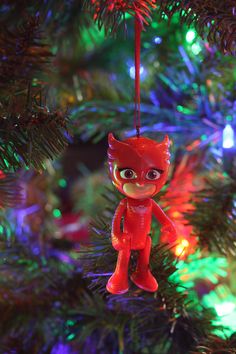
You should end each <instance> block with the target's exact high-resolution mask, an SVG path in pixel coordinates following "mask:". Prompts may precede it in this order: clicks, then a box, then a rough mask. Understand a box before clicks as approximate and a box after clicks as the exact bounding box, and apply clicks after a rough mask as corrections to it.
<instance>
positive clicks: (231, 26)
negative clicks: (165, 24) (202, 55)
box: [158, 0, 236, 53]
mask: <svg viewBox="0 0 236 354" xmlns="http://www.w3.org/2000/svg"><path fill="white" fill-rule="evenodd" d="M158 11H159V12H160V15H161V16H163V14H164V15H166V16H168V18H169V19H171V17H173V15H174V14H176V13H179V15H180V19H181V21H182V23H187V25H189V26H190V25H194V26H195V27H196V29H197V30H198V32H199V34H200V35H201V36H202V37H203V38H204V37H207V40H208V41H209V42H210V43H214V44H216V45H217V46H218V47H219V48H220V50H221V51H222V52H229V53H235V49H236V48H235V41H236V34H235V33H236V32H235V28H236V19H235V1H234V0H225V1H218V0H204V1H202V0H187V1H176V0H162V1H160V4H158ZM206 33H208V34H207V36H206Z"/></svg>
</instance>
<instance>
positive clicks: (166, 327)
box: [80, 191, 213, 354]
mask: <svg viewBox="0 0 236 354" xmlns="http://www.w3.org/2000/svg"><path fill="white" fill-rule="evenodd" d="M119 198H120V196H119V194H118V193H117V192H115V193H112V192H111V191H110V192H109V191H107V193H106V201H107V203H108V208H107V209H106V211H105V212H104V214H103V217H102V218H99V219H98V220H97V221H96V222H94V223H93V225H92V244H91V245H90V246H88V247H86V248H83V249H82V250H81V252H80V261H81V264H82V266H83V271H84V274H85V277H86V278H87V279H88V280H90V284H89V288H90V289H91V290H92V291H93V293H98V294H103V295H105V293H106V290H105V286H106V282H107V280H108V276H109V275H110V274H111V272H112V271H113V270H114V268H115V263H116V258H117V252H116V251H114V250H113V248H112V246H111V241H110V233H111V230H110V219H111V217H112V215H113V213H114V210H113V209H114V208H115V205H117V204H118V201H119ZM136 255H137V254H134V255H133V256H132V258H131V266H130V268H131V270H130V271H131V272H132V270H134V266H135V258H136ZM151 268H152V272H153V274H154V276H156V278H157V280H158V283H159V289H158V291H157V293H156V294H155V296H153V295H150V294H148V293H145V292H143V291H142V290H137V288H136V287H134V286H132V287H131V288H130V290H129V293H127V294H125V295H119V296H108V298H107V299H108V300H107V301H108V308H110V309H112V308H113V306H114V308H115V306H116V307H117V306H119V307H118V308H117V312H118V313H119V314H122V313H123V312H124V315H125V313H126V314H128V318H131V323H130V322H127V324H126V335H125V336H124V337H123V341H125V348H128V349H127V350H131V352H132V350H134V347H135V348H139V351H140V352H141V353H142V350H141V348H140V342H139V340H136V342H134V340H133V339H132V337H131V335H132V332H130V331H131V328H132V329H133V331H134V333H136V334H137V338H139V339H140V338H142V346H143V348H146V347H150V346H151V347H152V348H153V347H155V346H157V345H158V346H162V347H163V348H164V347H165V348H168V349H165V350H164V349H163V351H162V352H163V353H181V354H182V353H185V352H186V353H187V352H188V350H189V349H190V347H191V346H192V344H193V343H194V342H195V343H197V338H198V339H200V338H203V337H204V336H205V335H206V333H209V331H210V330H211V319H212V318H213V317H212V314H211V313H210V312H207V311H205V310H204V315H203V312H199V311H195V310H194V304H191V301H190V302H189V300H188V296H187V294H186V293H185V291H184V287H183V289H182V292H179V290H177V288H178V287H179V286H180V287H181V284H176V283H174V282H172V281H171V280H170V279H169V278H170V277H171V276H172V275H173V274H174V273H175V272H176V270H177V262H176V260H175V258H174V256H173V254H172V253H171V252H170V250H169V249H168V247H167V246H166V245H156V246H155V247H154V248H153V250H152V253H151ZM188 302H189V303H188ZM97 316H99V315H97ZM113 316H114V315H113ZM125 318H126V317H125V316H124V319H125ZM107 321H109V323H111V321H112V319H110V320H109V319H107ZM120 321H121V320H120ZM101 326H102V323H101ZM103 326H104V324H103ZM111 327H112V326H111ZM128 328H129V329H128ZM129 336H130V337H129ZM183 338H185V343H186V346H185V347H183ZM131 343H132V344H131ZM136 350H137V349H136ZM139 351H138V352H139Z"/></svg>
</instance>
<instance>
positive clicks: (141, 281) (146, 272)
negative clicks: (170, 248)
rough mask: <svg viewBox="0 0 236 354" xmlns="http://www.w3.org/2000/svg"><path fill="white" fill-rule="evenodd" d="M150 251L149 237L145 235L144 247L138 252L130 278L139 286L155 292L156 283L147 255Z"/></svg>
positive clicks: (148, 255)
mask: <svg viewBox="0 0 236 354" xmlns="http://www.w3.org/2000/svg"><path fill="white" fill-rule="evenodd" d="M150 251H151V237H150V236H148V237H147V241H146V245H145V248H144V249H142V250H141V251H140V252H139V257H138V262H137V268H136V271H135V272H134V273H133V274H132V275H131V280H132V281H133V282H134V284H136V285H137V286H138V287H139V288H141V289H143V290H146V291H150V292H155V291H157V289H158V284H157V281H156V279H155V278H154V276H153V275H152V273H151V271H150V269H149V257H150Z"/></svg>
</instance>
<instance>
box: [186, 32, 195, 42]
mask: <svg viewBox="0 0 236 354" xmlns="http://www.w3.org/2000/svg"><path fill="white" fill-rule="evenodd" d="M195 37H196V32H195V31H194V30H189V31H188V32H187V33H186V41H187V42H188V43H192V42H193V41H194V39H195Z"/></svg>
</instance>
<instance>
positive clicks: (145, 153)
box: [107, 134, 176, 294]
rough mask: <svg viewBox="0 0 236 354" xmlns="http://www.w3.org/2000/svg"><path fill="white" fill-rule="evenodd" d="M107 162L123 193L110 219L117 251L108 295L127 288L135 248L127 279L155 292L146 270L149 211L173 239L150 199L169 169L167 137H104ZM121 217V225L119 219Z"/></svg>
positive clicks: (173, 232) (170, 228) (171, 230)
mask: <svg viewBox="0 0 236 354" xmlns="http://www.w3.org/2000/svg"><path fill="white" fill-rule="evenodd" d="M108 142H109V149H108V163H109V169H110V175H111V178H112V182H113V184H114V185H115V187H116V188H117V189H118V190H119V191H120V192H121V193H122V194H124V195H125V196H126V198H124V199H122V200H121V202H120V204H119V206H118V208H117V209H116V212H115V215H114V217H113V222H112V236H111V239H112V245H113V247H114V248H115V249H116V250H117V251H118V252H119V254H118V260H117V265H116V269H115V272H114V273H113V275H112V276H111V278H110V279H109V280H108V283H107V290H108V291H109V292H110V293H112V294H123V293H125V292H127V291H128V289H129V285H128V264H129V258H130V254H131V251H132V250H138V251H139V257H138V262H137V268H136V271H135V272H134V273H133V274H132V275H131V280H132V281H133V282H134V283H135V284H136V285H137V286H138V287H139V288H141V289H143V290H146V291H150V292H155V291H156V290H157V288H158V284H157V281H156V279H155V278H154V276H153V275H152V273H151V271H150V269H149V257H150V251H151V237H150V236H149V233H150V229H151V219H152V214H154V216H155V217H156V218H157V220H158V221H159V222H160V223H161V224H162V229H161V231H162V233H164V234H165V235H168V238H169V239H170V238H171V239H173V240H174V239H176V230H175V227H174V225H173V223H172V222H171V220H170V219H169V218H168V217H167V216H166V215H165V213H164V212H163V210H162V209H161V208H160V206H159V205H158V204H156V203H155V202H154V200H152V199H151V198H152V197H153V196H154V195H155V194H157V193H158V192H159V191H160V189H161V188H162V187H163V185H164V184H165V182H166V179H167V175H168V169H169V164H170V162H169V157H170V154H169V138H168V137H167V136H166V137H165V139H164V140H163V141H162V142H161V143H157V142H156V141H154V140H151V139H148V138H144V137H133V138H129V139H126V140H124V141H123V142H121V141H118V140H116V139H115V138H114V136H113V135H112V134H109V137H108ZM122 218H123V227H122V228H121V222H122Z"/></svg>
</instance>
